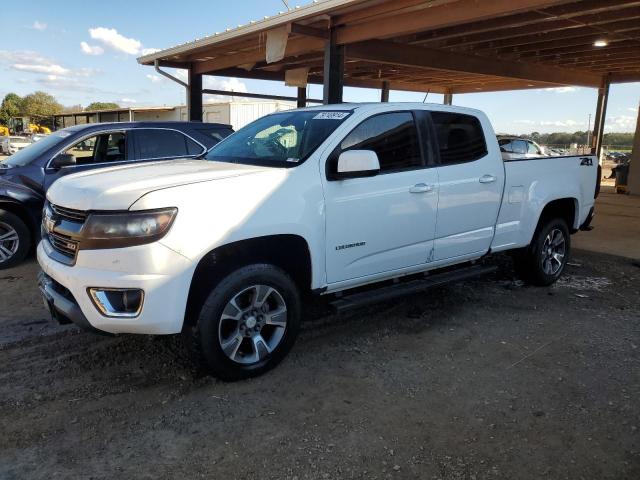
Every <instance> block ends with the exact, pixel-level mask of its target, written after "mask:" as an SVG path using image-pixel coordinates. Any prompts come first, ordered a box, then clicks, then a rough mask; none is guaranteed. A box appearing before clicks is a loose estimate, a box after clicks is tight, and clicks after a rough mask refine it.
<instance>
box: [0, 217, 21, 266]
mask: <svg viewBox="0 0 640 480" xmlns="http://www.w3.org/2000/svg"><path fill="white" fill-rule="evenodd" d="M18 247H20V238H19V237H18V232H16V230H15V229H14V228H13V227H12V226H11V225H9V224H8V223H4V222H0V263H4V262H6V261H8V260H10V259H11V257H13V256H14V255H15V254H16V252H17V251H18Z"/></svg>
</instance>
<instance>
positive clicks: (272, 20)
mask: <svg viewBox="0 0 640 480" xmlns="http://www.w3.org/2000/svg"><path fill="white" fill-rule="evenodd" d="M365 1H367V0H319V1H318V0H314V1H313V3H310V4H308V5H304V6H296V7H294V8H292V9H291V10H289V11H286V12H279V13H278V14H277V15H273V16H266V17H264V18H263V19H260V20H251V21H250V22H249V23H247V24H244V25H238V26H237V27H235V28H228V29H227V30H225V31H224V32H216V33H214V34H213V35H209V36H207V37H204V38H200V39H195V40H193V41H191V42H185V43H181V44H179V45H175V46H173V47H169V48H166V49H164V50H160V51H158V52H154V53H152V54H149V55H143V56H141V57H139V58H138V63H140V64H144V65H151V64H153V63H154V62H155V61H156V60H162V59H165V58H167V57H171V56H174V55H179V54H181V53H183V52H186V51H190V50H193V49H195V48H201V47H209V46H212V45H216V44H220V43H223V42H226V41H229V40H235V39H237V38H239V37H242V36H244V35H250V34H252V33H256V32H261V31H265V30H269V29H272V28H277V27H280V26H283V25H287V24H288V23H291V22H299V21H301V20H306V19H309V18H313V17H317V16H319V15H324V14H326V13H327V12H329V11H332V10H335V9H336V8H340V7H345V6H351V5H355V4H358V3H363V2H365Z"/></svg>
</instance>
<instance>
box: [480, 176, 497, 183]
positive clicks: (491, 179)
mask: <svg viewBox="0 0 640 480" xmlns="http://www.w3.org/2000/svg"><path fill="white" fill-rule="evenodd" d="M497 179H498V178H497V177H496V176H495V175H483V176H481V177H480V180H479V182H480V183H493V182H495V181H496V180H497Z"/></svg>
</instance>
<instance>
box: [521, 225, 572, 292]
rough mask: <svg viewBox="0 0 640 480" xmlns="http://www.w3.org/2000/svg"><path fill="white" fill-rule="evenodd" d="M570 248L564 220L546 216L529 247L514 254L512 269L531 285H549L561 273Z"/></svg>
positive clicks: (567, 229)
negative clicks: (514, 262) (514, 261)
mask: <svg viewBox="0 0 640 480" xmlns="http://www.w3.org/2000/svg"><path fill="white" fill-rule="evenodd" d="M570 251H571V237H570V235H569V228H568V227H567V222H566V221H565V220H564V219H562V218H551V219H548V220H546V221H544V222H541V224H540V225H539V226H538V228H537V229H536V232H535V234H534V237H533V240H532V242H531V244H530V245H529V247H528V248H527V249H526V250H525V251H524V252H522V253H521V254H520V255H518V257H516V270H517V272H518V273H519V274H520V275H521V276H522V277H523V279H524V280H526V281H527V282H529V283H531V284H533V285H539V286H546V285H551V284H552V283H554V282H555V281H556V280H558V278H560V275H562V272H563V271H564V267H565V265H566V264H567V261H568V259H569V253H570Z"/></svg>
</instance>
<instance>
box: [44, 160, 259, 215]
mask: <svg viewBox="0 0 640 480" xmlns="http://www.w3.org/2000/svg"><path fill="white" fill-rule="evenodd" d="M264 170H267V168H265V167H256V166H251V165H239V164H234V163H223V162H211V161H206V160H172V161H167V160H165V161H159V162H149V163H142V164H134V165H126V166H118V167H111V168H101V169H97V170H90V171H86V172H80V173H75V174H72V175H68V176H66V177H62V178H61V179H59V180H57V181H56V182H55V183H54V184H53V185H52V186H51V188H49V191H48V192H47V199H48V200H49V201H50V202H51V203H53V204H55V205H59V206H62V207H66V208H72V209H75V210H127V209H128V208H129V207H130V206H131V205H132V204H133V203H134V202H135V201H136V200H138V199H139V198H140V197H141V196H143V195H145V194H147V193H149V192H153V191H155V190H161V189H164V188H171V187H177V186H179V185H187V184H190V183H199V182H208V181H213V180H220V179H223V178H229V177H237V176H241V175H250V174H255V173H258V172H260V171H264Z"/></svg>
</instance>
